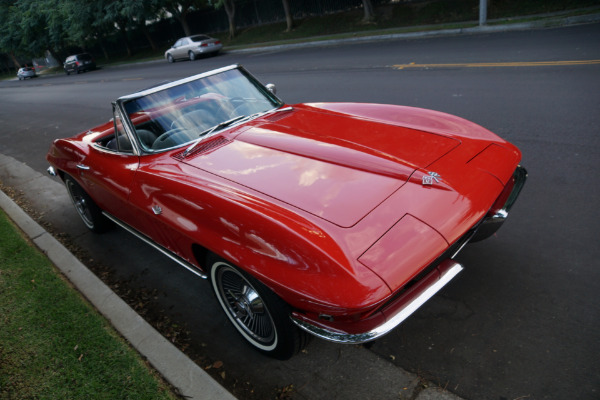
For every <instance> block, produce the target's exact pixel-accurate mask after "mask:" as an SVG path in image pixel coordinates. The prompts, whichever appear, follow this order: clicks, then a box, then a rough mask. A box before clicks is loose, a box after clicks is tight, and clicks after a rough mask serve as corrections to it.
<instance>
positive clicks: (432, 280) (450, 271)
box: [292, 166, 527, 344]
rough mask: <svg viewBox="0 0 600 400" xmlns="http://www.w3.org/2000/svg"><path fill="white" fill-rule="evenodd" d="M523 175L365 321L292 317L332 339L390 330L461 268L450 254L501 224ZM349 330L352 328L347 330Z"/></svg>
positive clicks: (352, 340)
mask: <svg viewBox="0 0 600 400" xmlns="http://www.w3.org/2000/svg"><path fill="white" fill-rule="evenodd" d="M526 179H527V170H525V168H523V167H521V166H518V167H517V169H516V170H515V172H514V173H513V177H512V182H511V183H510V184H509V185H507V187H506V189H505V192H503V193H502V194H501V195H500V197H499V199H504V198H506V200H504V204H503V205H502V206H501V207H499V208H497V209H496V210H495V211H494V212H493V213H492V214H489V215H488V216H486V217H485V218H484V219H483V220H482V221H481V222H480V224H479V226H477V227H476V228H474V229H472V230H471V231H470V232H468V233H467V234H466V235H465V236H464V237H463V239H461V240H460V241H459V242H457V243H456V244H455V245H454V246H453V248H450V249H449V252H447V257H450V258H447V259H445V260H444V261H442V262H441V263H440V264H439V265H438V266H437V267H436V268H435V269H433V270H432V271H431V272H429V273H428V274H427V275H426V276H425V277H424V278H423V279H421V280H419V281H418V282H416V283H415V285H414V286H411V287H410V288H409V289H408V290H407V291H406V292H404V293H402V295H401V296H400V297H398V298H396V299H395V300H394V301H392V302H391V303H388V305H386V306H385V307H383V308H382V309H381V310H380V311H378V312H377V313H375V314H374V315H372V316H370V317H368V318H367V320H366V321H360V322H359V323H358V324H357V326H350V324H349V323H347V324H336V323H334V322H328V323H327V324H325V323H322V322H320V321H315V320H312V319H308V318H307V317H306V316H303V315H302V314H298V313H294V314H293V315H292V321H293V322H294V323H295V324H296V325H298V326H299V327H300V328H301V329H303V330H305V331H307V332H309V333H311V334H313V335H315V336H317V337H319V338H321V339H325V340H329V341H332V342H336V343H349V344H359V343H365V342H369V341H372V340H375V339H377V338H379V337H381V336H383V335H385V334H386V333H388V332H390V331H391V330H392V329H394V328H396V327H397V326H398V325H400V324H401V323H402V322H403V321H404V320H406V319H407V318H408V317H409V316H410V315H411V314H412V313H414V312H415V311H416V310H417V309H418V308H419V307H421V306H422V305H423V304H424V303H425V302H426V301H427V300H429V299H430V298H431V297H433V296H434V295H435V294H436V293H437V292H439V291H440V290H441V289H442V288H443V287H444V286H445V285H446V284H447V283H448V282H450V281H451V280H452V278H454V277H455V276H456V275H457V274H458V273H459V272H460V271H462V270H463V267H462V265H460V264H459V263H457V262H455V261H454V260H453V259H452V258H453V257H454V256H456V254H457V253H458V252H459V251H460V249H462V248H463V246H464V245H466V244H467V243H468V242H470V241H477V240H482V239H485V238H486V237H489V236H491V235H493V234H494V233H495V232H496V231H497V230H498V229H499V228H500V226H502V224H503V223H504V221H505V220H506V218H507V216H508V213H509V211H510V209H511V208H512V206H513V205H514V203H515V201H516V200H517V197H519V193H520V192H521V189H523V186H524V185H525V181H526ZM509 191H510V193H507V192H509ZM500 201H502V200H500ZM350 330H352V331H353V332H349V331H350ZM354 331H356V332H354Z"/></svg>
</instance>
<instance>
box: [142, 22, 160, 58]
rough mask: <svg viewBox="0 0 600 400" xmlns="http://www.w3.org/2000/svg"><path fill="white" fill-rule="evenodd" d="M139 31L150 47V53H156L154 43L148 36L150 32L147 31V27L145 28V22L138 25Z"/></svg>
mask: <svg viewBox="0 0 600 400" xmlns="http://www.w3.org/2000/svg"><path fill="white" fill-rule="evenodd" d="M140 29H141V30H142V32H143V33H144V36H146V40H148V43H150V47H152V51H156V49H157V47H156V43H154V40H152V36H151V35H150V31H149V30H148V27H147V26H146V21H143V22H142V23H141V24H140Z"/></svg>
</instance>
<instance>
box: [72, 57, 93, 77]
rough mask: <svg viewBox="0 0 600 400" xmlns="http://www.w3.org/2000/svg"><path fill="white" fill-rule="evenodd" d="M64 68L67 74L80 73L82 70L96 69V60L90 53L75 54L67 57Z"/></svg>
mask: <svg viewBox="0 0 600 400" xmlns="http://www.w3.org/2000/svg"><path fill="white" fill-rule="evenodd" d="M64 68H65V73H66V74H67V75H71V72H75V73H77V74H79V73H80V72H85V71H92V70H94V69H96V61H95V60H94V57H92V56H91V55H90V54H88V53H82V54H75V55H72V56H69V57H67V59H66V60H65V63H64Z"/></svg>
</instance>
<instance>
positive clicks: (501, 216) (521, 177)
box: [470, 165, 527, 242]
mask: <svg viewBox="0 0 600 400" xmlns="http://www.w3.org/2000/svg"><path fill="white" fill-rule="evenodd" d="M513 179H514V180H515V182H514V185H513V188H512V190H511V192H510V194H509V195H508V198H507V199H506V202H505V203H504V205H502V208H501V209H500V210H498V211H497V212H496V213H495V214H494V215H490V216H486V217H485V218H484V219H483V221H481V223H480V224H479V226H478V227H477V231H476V232H475V235H473V237H472V238H471V240H470V241H471V242H478V241H480V240H483V239H486V238H488V237H490V236H492V235H493V234H494V233H496V232H497V231H498V229H500V227H501V226H502V224H503V223H504V221H506V219H507V218H508V213H509V211H510V210H511V208H512V206H513V205H514V204H515V202H516V201H517V198H518V197H519V194H520V193H521V189H523V186H525V181H526V180H527V170H526V169H525V168H523V167H522V166H520V165H519V166H517V169H515V172H514V173H513Z"/></svg>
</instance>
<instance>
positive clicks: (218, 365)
mask: <svg viewBox="0 0 600 400" xmlns="http://www.w3.org/2000/svg"><path fill="white" fill-rule="evenodd" d="M222 366H223V361H215V362H214V363H213V365H212V367H213V368H216V369H219V368H221V367H222Z"/></svg>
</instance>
